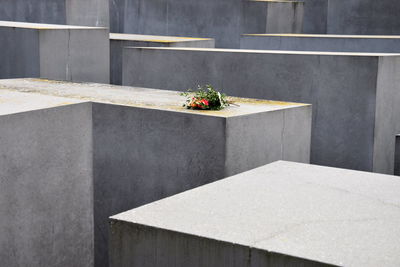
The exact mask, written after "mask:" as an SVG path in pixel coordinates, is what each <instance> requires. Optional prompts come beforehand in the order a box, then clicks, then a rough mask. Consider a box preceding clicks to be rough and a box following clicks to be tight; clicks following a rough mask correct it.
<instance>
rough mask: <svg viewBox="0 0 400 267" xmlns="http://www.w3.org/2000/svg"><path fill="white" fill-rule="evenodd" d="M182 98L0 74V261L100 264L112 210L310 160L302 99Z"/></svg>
mask: <svg viewBox="0 0 400 267" xmlns="http://www.w3.org/2000/svg"><path fill="white" fill-rule="evenodd" d="M184 101H185V97H183V96H180V95H179V94H178V92H172V91H165V90H155V89H146V88H133V87H121V86H112V85H106V84H94V83H69V82H60V81H50V80H41V79H11V80H0V136H1V138H0V158H2V159H3V160H1V161H0V183H1V186H0V217H1V218H2V220H0V233H1V234H0V258H1V259H2V264H4V265H5V266H15V265H20V266H27V265H29V266H33V267H36V266H43V265H52V266H107V263H108V256H107V255H108V254H107V250H108V225H107V220H108V217H109V216H111V215H113V214H117V213H119V212H122V211H125V210H128V209H131V208H135V207H138V206H141V205H144V204H147V203H150V202H152V201H155V200H159V199H161V198H164V197H168V196H170V195H173V194H176V193H179V192H182V191H185V190H188V189H192V188H195V187H197V186H200V185H203V184H206V183H209V182H213V181H216V180H219V179H222V178H224V177H227V176H230V175H233V174H236V173H239V172H242V171H245V170H249V169H252V168H254V167H257V166H261V165H264V164H266V163H269V162H273V161H275V160H277V159H287V160H293V161H299V162H309V156H310V151H309V150H310V135H311V106H310V105H307V104H298V103H287V102H277V101H268V100H255V99H239V98H236V99H234V101H235V102H236V104H239V105H240V106H239V107H237V106H231V107H228V108H226V109H224V110H222V111H194V110H188V109H186V108H184V107H182V104H183V103H184ZM81 215H82V216H81ZM32 222H35V223H32ZM65 229H68V231H65ZM82 232H83V233H84V234H82ZM37 244H41V245H40V246H38V245H37ZM13 255H17V257H14V256H13Z"/></svg>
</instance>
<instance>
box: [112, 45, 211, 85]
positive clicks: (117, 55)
mask: <svg viewBox="0 0 400 267" xmlns="http://www.w3.org/2000/svg"><path fill="white" fill-rule="evenodd" d="M127 46H136V47H205V48H206V47H209V48H212V47H215V42H214V40H212V39H210V40H208V39H207V40H201V41H200V40H199V41H182V42H175V41H174V42H164V41H163V42H157V41H133V40H132V41H127V40H118V39H110V66H111V67H110V78H111V79H110V81H111V84H117V85H121V84H122V50H123V48H124V47H127Z"/></svg>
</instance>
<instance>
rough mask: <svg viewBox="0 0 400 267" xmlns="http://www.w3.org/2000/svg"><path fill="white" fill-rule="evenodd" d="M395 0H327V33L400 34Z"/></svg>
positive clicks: (397, 5)
mask: <svg viewBox="0 0 400 267" xmlns="http://www.w3.org/2000/svg"><path fill="white" fill-rule="evenodd" d="M399 13H400V5H399V2H398V1H396V0H380V1H375V0H351V1H348V0H329V4H328V16H327V25H328V27H327V33H332V34H400V21H399Z"/></svg>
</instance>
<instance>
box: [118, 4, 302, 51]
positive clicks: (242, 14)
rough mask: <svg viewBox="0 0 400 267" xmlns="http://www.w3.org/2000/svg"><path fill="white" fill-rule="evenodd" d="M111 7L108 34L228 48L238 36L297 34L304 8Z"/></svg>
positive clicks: (261, 6) (124, 5) (193, 5)
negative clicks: (210, 42) (210, 41)
mask: <svg viewBox="0 0 400 267" xmlns="http://www.w3.org/2000/svg"><path fill="white" fill-rule="evenodd" d="M110 6H111V9H110V10H111V14H112V15H111V32H123V33H137V34H151V35H175V36H192V37H204V38H206V37H207V38H214V39H215V40H216V46H217V47H231V48H239V41H240V34H241V33H265V32H266V31H268V32H276V31H284V32H287V31H290V30H295V31H296V32H297V30H298V29H299V26H298V23H299V22H300V21H301V22H302V7H303V6H302V3H300V2H282V3H275V2H265V1H264V2H259V1H243V0H220V1H214V0H204V1H197V0H190V1H163V0H157V1H141V0H113V1H112V2H111V3H110ZM267 7H268V8H267ZM278 11H284V14H282V13H280V16H277V15H278V14H275V13H276V12H278ZM286 16H288V17H286ZM267 17H268V19H267Z"/></svg>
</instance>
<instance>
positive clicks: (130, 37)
mask: <svg viewBox="0 0 400 267" xmlns="http://www.w3.org/2000/svg"><path fill="white" fill-rule="evenodd" d="M110 39H111V40H121V41H142V42H158V43H179V42H193V41H206V40H213V39H212V38H192V37H176V36H160V35H145V34H126V33H110Z"/></svg>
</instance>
